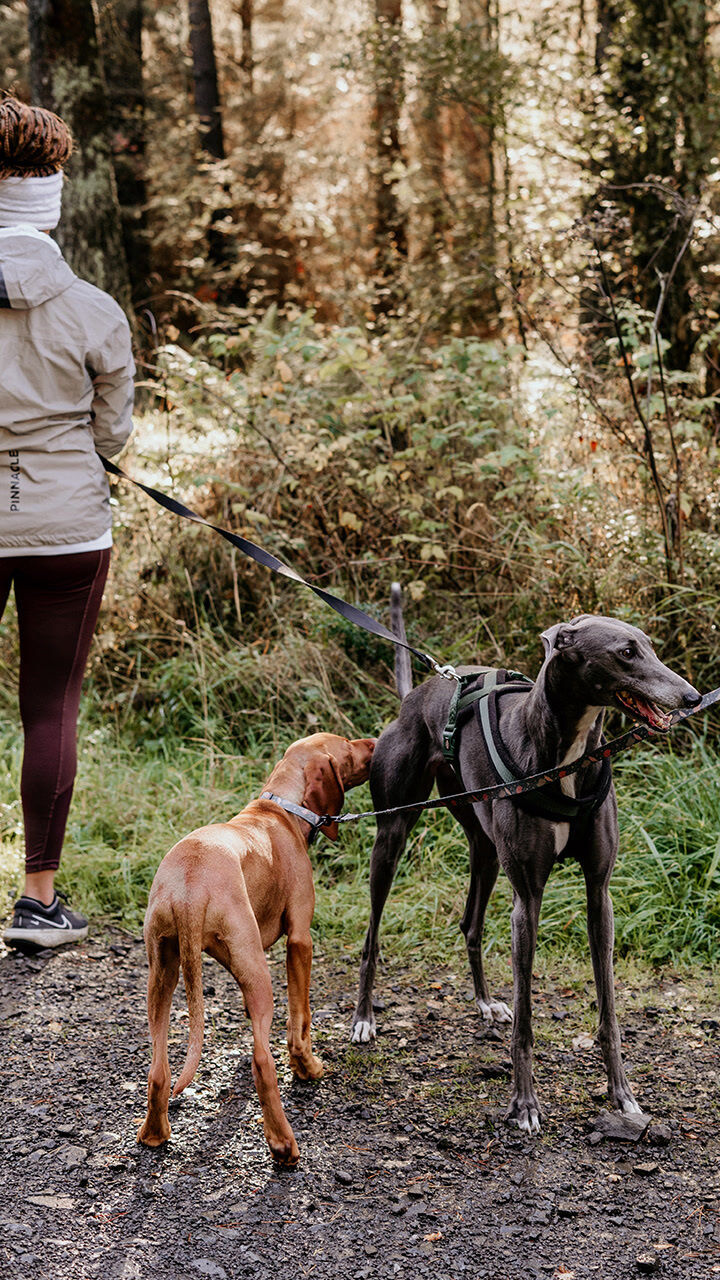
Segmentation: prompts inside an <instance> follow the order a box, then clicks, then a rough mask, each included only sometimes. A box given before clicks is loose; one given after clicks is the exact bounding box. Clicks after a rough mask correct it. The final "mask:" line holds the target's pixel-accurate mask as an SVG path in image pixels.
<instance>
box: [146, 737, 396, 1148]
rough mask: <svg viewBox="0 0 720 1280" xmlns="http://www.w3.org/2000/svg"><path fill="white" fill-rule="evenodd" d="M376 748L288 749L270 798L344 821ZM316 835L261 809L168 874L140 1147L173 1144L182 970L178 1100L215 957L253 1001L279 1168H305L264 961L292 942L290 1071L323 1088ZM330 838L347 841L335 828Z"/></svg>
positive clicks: (190, 842) (260, 805) (194, 837)
mask: <svg viewBox="0 0 720 1280" xmlns="http://www.w3.org/2000/svg"><path fill="white" fill-rule="evenodd" d="M374 746H375V741H374V739H373V738H358V739H356V740H355V741H352V742H350V741H348V740H347V738H340V737H337V736H336V735H335V734H332V733H314V734H312V735H311V736H310V737H309V738H303V739H301V741H300V742H295V743H293V745H292V746H291V747H288V749H287V751H286V752H285V755H284V756H283V758H282V760H281V761H280V763H279V764H278V765H277V766H276V768H275V769H274V770H273V772H272V774H271V775H270V778H269V779H268V783H267V790H269V791H271V792H272V793H274V794H275V795H276V796H278V797H280V798H282V799H283V800H287V801H290V802H291V803H292V804H294V805H296V806H298V805H300V806H302V807H304V808H306V809H308V810H311V811H312V812H313V813H316V814H319V815H324V814H335V813H339V811H340V809H341V808H342V804H343V797H344V793H345V792H346V791H347V790H349V788H350V787H355V786H357V785H358V783H360V782H364V781H365V779H366V778H367V776H368V773H369V771H370V760H371V758H372V753H373V749H374ZM314 830H315V828H314V827H313V826H312V825H311V823H310V822H309V821H305V820H304V819H303V818H301V817H299V816H297V815H296V814H294V813H291V812H286V811H285V810H284V809H283V808H281V807H280V806H279V805H278V804H277V803H276V802H275V801H274V800H269V799H263V798H260V799H259V800H251V802H250V804H249V805H247V807H246V808H245V809H243V810H242V812H241V813H239V814H238V815H237V817H235V818H231V819H230V821H229V822H219V823H214V824H213V825H212V826H207V827H200V828H199V829H198V830H197V831H193V832H192V833H191V834H190V835H189V836H186V837H185V838H184V839H183V840H180V841H179V842H178V844H176V845H174V846H173V848H172V849H171V850H170V852H169V853H167V854H166V855H165V857H164V858H163V860H162V862H161V863H160V866H159V868H158V871H157V875H156V876H155V879H154V881H153V885H152V889H151V890H150V900H149V902H148V909H147V914H146V916H145V945H146V947H147V953H148V961H149V964H150V972H149V975H148V1022H149V1024H150V1034H151V1036H152V1045H153V1053H152V1064H151V1066H150V1073H149V1076H148V1110H147V1116H146V1117H145V1121H144V1123H143V1125H142V1126H141V1128H140V1130H139V1132H138V1141H139V1142H143V1143H145V1144H146V1145H147V1146H149V1147H156V1146H159V1145H160V1144H161V1143H163V1142H167V1139H168V1138H169V1137H170V1124H169V1122H168V1100H169V1097H170V1063H169V1059H168V1026H169V1022H170V1005H171V1003H172V997H173V992H174V990H175V987H176V986H177V981H178V977H179V971H180V966H182V971H183V977H184V979H185V991H186V994H187V1001H188V1010H189V1014H190V1034H189V1043H188V1050H187V1057H186V1059H185V1065H184V1067H183V1069H182V1072H181V1074H180V1078H179V1080H178V1081H177V1083H176V1085H175V1088H174V1090H173V1095H174V1096H175V1097H177V1095H178V1094H179V1093H182V1091H183V1089H185V1088H186V1086H187V1085H188V1084H189V1083H190V1081H191V1080H192V1078H193V1076H194V1075H195V1072H196V1070H197V1067H198V1063H199V1061H200V1050H201V1048H202V1042H203V1032H204V1003H203V987H202V957H201V952H203V951H207V952H208V954H209V955H211V956H213V958H214V959H215V960H219V962H220V964H221V965H223V966H224V967H225V968H226V969H228V970H229V971H230V973H232V975H233V977H234V978H235V980H236V982H237V983H238V985H239V986H240V988H241V990H242V993H243V996H244V997H245V1005H246V1008H247V1012H248V1014H249V1016H250V1018H251V1020H252V1029H253V1041H254V1047H253V1061H252V1071H253V1078H254V1080H255V1087H256V1089H257V1092H258V1097H259V1099H260V1105H261V1107H262V1113H263V1127H264V1130H265V1137H266V1139H267V1142H268V1146H269V1147H270V1150H271V1152H272V1154H273V1156H274V1158H275V1160H277V1161H278V1163H280V1164H284V1165H293V1164H295V1163H296V1161H297V1159H298V1156H299V1152H298V1146H297V1143H296V1141H295V1137H294V1134H293V1131H292V1129H291V1128H290V1125H289V1124H288V1121H287V1118H286V1116H285V1113H284V1111H283V1109H282V1103H281V1101H280V1093H279V1091H278V1082H277V1075H276V1072H275V1064H274V1062H273V1057H272V1053H271V1050H270V1039H269V1037H270V1025H271V1023H272V1016H273V994H272V983H271V980H270V970H269V968H268V964H267V960H266V958H265V950H266V949H267V948H268V947H271V946H272V944H273V943H274V942H276V941H277V939H278V938H279V937H281V935H282V934H284V933H285V934H287V956H286V962H287V984H288V1023H287V1043H288V1049H289V1052H290V1066H291V1067H292V1070H293V1072H294V1073H295V1075H296V1076H297V1077H298V1078H299V1079H300V1080H317V1079H319V1078H320V1076H321V1075H322V1074H323V1066H322V1063H321V1062H320V1061H319V1059H318V1058H316V1057H314V1055H313V1052H312V1047H311V1044H310V966H311V963H312V941H311V938H310V924H311V921H312V917H313V911H314V909H315V888H314V885H313V878H312V866H311V864H310V859H309V857H308V853H307V847H308V843H309V839H310V836H311V835H312V833H313V832H314ZM322 830H323V832H324V834H325V835H326V836H329V837H330V839H331V840H336V839H337V835H338V826H337V823H333V824H332V825H331V826H326V827H323V828H322Z"/></svg>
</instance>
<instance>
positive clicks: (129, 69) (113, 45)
mask: <svg viewBox="0 0 720 1280" xmlns="http://www.w3.org/2000/svg"><path fill="white" fill-rule="evenodd" d="M142 28H143V0H105V4H104V5H103V8H102V10H101V12H100V34H101V37H102V47H103V55H104V56H103V64H104V67H105V75H106V79H107V87H108V100H109V104H110V114H111V118H112V121H113V129H112V133H111V145H112V152H113V167H114V169H115V180H116V183H117V192H118V200H119V202H120V216H121V221H122V231H123V243H124V245H125V255H126V257H127V263H128V268H129V271H130V280H131V284H132V291H133V298H134V300H135V301H139V300H141V299H142V298H143V297H144V296H145V295H146V294H147V290H148V277H149V275H150V250H149V240H148V232H147V219H146V213H145V208H146V203H147V187H146V182H145V90H144V86H143V60H142Z"/></svg>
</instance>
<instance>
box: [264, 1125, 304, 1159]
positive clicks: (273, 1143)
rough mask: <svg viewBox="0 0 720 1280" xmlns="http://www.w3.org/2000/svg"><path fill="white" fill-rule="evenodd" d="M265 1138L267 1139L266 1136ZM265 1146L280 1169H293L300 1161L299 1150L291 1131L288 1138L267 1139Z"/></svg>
mask: <svg viewBox="0 0 720 1280" xmlns="http://www.w3.org/2000/svg"><path fill="white" fill-rule="evenodd" d="M265 1136H266V1137H267V1134H266V1135H265ZM267 1144H268V1146H269V1148H270V1153H271V1155H272V1158H273V1160H274V1161H275V1164H276V1165H279V1166H280V1168H281V1169H293V1168H294V1167H295V1165H296V1164H297V1162H298V1160H299V1159H300V1149H299V1147H298V1144H297V1142H296V1141H295V1136H294V1134H293V1133H292V1130H291V1131H290V1137H289V1138H280V1139H278V1138H269V1137H268V1139H267Z"/></svg>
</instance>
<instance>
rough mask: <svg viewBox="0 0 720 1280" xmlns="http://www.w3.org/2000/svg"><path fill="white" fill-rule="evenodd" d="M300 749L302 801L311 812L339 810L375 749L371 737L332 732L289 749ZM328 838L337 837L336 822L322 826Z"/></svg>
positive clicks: (366, 772) (365, 771)
mask: <svg viewBox="0 0 720 1280" xmlns="http://www.w3.org/2000/svg"><path fill="white" fill-rule="evenodd" d="M295 748H304V751H305V760H304V765H303V771H304V775H305V790H304V794H303V799H302V803H303V804H304V805H306V806H307V808H308V809H312V811H313V813H339V812H340V810H341V809H342V806H343V800H344V798H345V792H346V791H349V790H350V788H351V787H357V786H359V785H360V783H361V782H365V781H366V780H367V778H368V775H369V773H370V761H371V760H372V753H373V751H374V750H375V739H374V738H354V739H352V740H351V739H348V738H341V737H339V736H338V735H337V734H334V733H313V734H312V735H311V737H309V738H303V739H302V741H301V742H297V743H295V744H294V746H293V747H290V748H289V751H294V749H295ZM322 833H323V835H324V836H327V837H328V839H330V840H337V838H338V824H337V822H332V823H331V824H330V825H329V826H327V827H323V828H322Z"/></svg>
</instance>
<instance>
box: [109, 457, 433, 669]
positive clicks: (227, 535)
mask: <svg viewBox="0 0 720 1280" xmlns="http://www.w3.org/2000/svg"><path fill="white" fill-rule="evenodd" d="M98 457H99V458H100V461H101V462H102V464H103V466H104V468H105V470H106V471H108V472H109V473H110V475H113V476H118V477H119V478H120V479H121V480H129V481H130V484H134V485H135V487H136V489H142V491H143V493H146V494H147V495H148V497H150V498H152V499H153V501H154V502H157V503H159V505H160V506H161V507H164V508H165V510H166V511H172V513H173V515H176V516H182V517H183V519H185V520H192V521H194V523H195V524H204V525H205V526H206V528H208V529H212V530H213V532H214V533H219V534H220V537H221V538H224V539H225V541H226V542H229V543H230V545H231V546H233V547H237V549H238V551H242V553H243V555H244V556H248V558H249V559H250V560H255V561H256V563H257V564H261V565H263V566H264V568H266V569H271V570H272V572H273V573H279V574H282V576H283V577H284V578H290V579H291V580H292V581H293V582H299V583H300V585H301V586H303V587H308V588H309V589H310V591H313V592H314V593H315V595H316V596H318V597H319V599H320V600H323V601H324V603H325V604H328V605H329V606H330V608H331V609H334V610H335V612H336V613H339V614H340V616H341V617H343V618H345V619H346V620H347V621H348V622H352V623H354V624H355V626H356V627H361V628H362V629H363V631H369V632H370V633H371V634H372V635H374V636H379V638H380V639H381V640H387V641H388V642H389V643H390V644H393V645H400V646H401V648H403V649H408V650H409V651H410V653H413V654H414V655H415V657H416V658H418V659H419V661H420V662H422V664H423V666H425V667H427V669H428V671H434V672H435V673H436V674H437V675H439V676H443V677H444V678H445V679H446V680H456V679H457V678H458V677H457V675H456V673H455V671H454V668H453V667H451V666H449V665H445V666H443V665H442V664H441V663H439V662H436V661H435V659H434V658H433V657H432V655H431V654H429V653H423V651H422V650H421V649H414V648H413V646H412V645H411V644H407V643H406V642H405V641H403V640H398V638H397V636H396V635H394V634H393V632H392V631H390V629H389V628H388V627H386V626H384V625H383V623H382V622H378V621H377V619H376V618H371V617H370V614H368V613H364V612H363V610H362V609H358V608H357V606H356V605H354V604H348V602H347V600H341V599H340V597H339V596H334V595H333V594H332V592H330V591H323V589H322V587H314V586H313V584H312V582H307V581H306V580H305V578H301V576H300V574H299V573H296V572H295V570H294V569H292V568H291V567H290V565H288V564H285V563H284V562H283V561H282V560H278V558H277V556H274V555H273V554H272V552H271V551H266V550H265V548H264V547H259V546H257V544H256V543H254V542H249V541H248V539H247V538H243V537H241V535H240V534H239V533H231V531H230V530H229V529H223V528H222V526H221V525H217V524H212V523H211V521H210V520H206V519H205V517H204V516H201V515H198V513H197V511H192V510H191V508H190V507H186V506H185V504H184V503H183V502H179V501H178V499H177V498H171V497H170V496H169V494H167V493H163V492H162V491H161V490H160V489H153V488H152V486H151V485H149V484H142V483H141V481H140V480H133V478H132V476H129V475H128V474H127V472H125V471H122V470H121V468H120V467H118V466H116V464H115V463H114V462H110V460H109V458H104V457H103V455H102V454H98Z"/></svg>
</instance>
